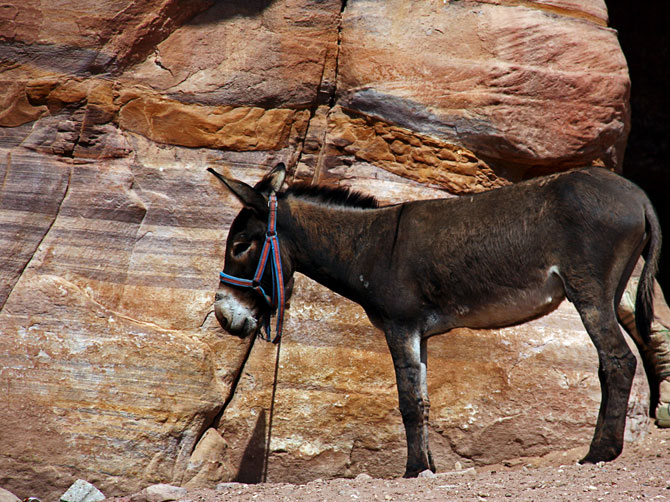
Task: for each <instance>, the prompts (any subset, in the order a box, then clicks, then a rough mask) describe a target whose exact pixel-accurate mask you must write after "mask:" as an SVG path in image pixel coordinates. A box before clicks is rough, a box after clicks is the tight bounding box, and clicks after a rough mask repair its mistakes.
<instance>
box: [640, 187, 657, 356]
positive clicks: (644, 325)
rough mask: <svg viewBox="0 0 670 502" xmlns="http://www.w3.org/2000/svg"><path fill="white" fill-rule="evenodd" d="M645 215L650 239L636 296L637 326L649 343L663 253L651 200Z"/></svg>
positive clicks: (645, 209) (646, 207)
mask: <svg viewBox="0 0 670 502" xmlns="http://www.w3.org/2000/svg"><path fill="white" fill-rule="evenodd" d="M644 215H645V220H646V232H647V234H648V235H649V240H648V241H647V245H646V246H645V248H644V250H643V251H642V256H643V257H644V267H643V269H642V275H640V282H639V284H638V286H637V296H636V298H635V327H636V328H637V332H638V333H639V334H640V336H641V337H642V339H643V340H644V341H645V343H649V341H650V339H651V323H652V321H653V320H654V277H655V276H656V271H657V270H658V260H659V258H660V255H661V225H660V224H659V222H658V217H657V216H656V212H655V211H654V208H653V207H652V206H651V203H650V202H649V200H647V201H646V202H645V206H644Z"/></svg>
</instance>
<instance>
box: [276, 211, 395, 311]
mask: <svg viewBox="0 0 670 502" xmlns="http://www.w3.org/2000/svg"><path fill="white" fill-rule="evenodd" d="M288 206H289V216H288V218H287V219H283V218H282V220H281V225H282V226H283V228H284V229H286V231H287V233H288V234H289V239H290V241H291V258H292V260H293V262H294V266H295V269H296V270H297V271H298V272H301V273H303V274H305V275H306V276H308V277H310V278H311V279H313V280H315V281H316V282H318V283H320V284H323V285H324V286H326V287H327V288H329V289H331V290H333V291H335V292H336V293H338V294H341V295H342V296H345V297H347V298H349V299H351V300H353V301H355V302H357V303H359V304H361V305H363V307H365V306H366V303H367V299H368V298H370V297H371V295H374V288H375V285H376V281H375V278H376V277H379V276H380V274H383V273H384V270H385V269H387V268H388V266H389V260H390V254H391V249H390V248H389V249H386V248H387V247H389V244H388V243H389V241H390V239H389V238H388V236H389V235H391V236H392V235H394V232H395V225H396V221H397V217H396V213H397V210H396V208H395V207H386V208H379V209H360V208H352V207H346V206H337V205H325V204H319V203H314V202H311V201H303V200H300V199H293V200H290V201H289V204H288Z"/></svg>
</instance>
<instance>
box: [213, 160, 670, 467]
mask: <svg viewBox="0 0 670 502" xmlns="http://www.w3.org/2000/svg"><path fill="white" fill-rule="evenodd" d="M209 170H210V171H211V172H212V173H213V174H215V175H216V176H217V178H219V180H220V181H222V182H223V184H224V185H225V186H226V187H227V188H228V189H229V190H230V191H231V192H232V193H233V195H234V196H235V197H237V198H238V199H239V201H240V202H241V203H242V205H243V206H244V207H243V209H242V210H241V211H240V213H239V214H238V215H237V217H236V218H235V220H234V221H233V223H232V226H231V228H230V232H229V235H228V240H227V244H226V252H225V265H224V272H222V274H221V278H222V279H221V282H220V285H219V288H218V291H217V293H216V298H215V304H214V311H215V315H216V318H217V320H218V321H219V323H220V324H221V326H222V327H223V328H224V329H225V330H227V331H228V332H229V333H231V334H233V335H237V336H239V337H247V336H250V335H254V334H257V333H258V332H259V330H260V327H261V326H262V325H263V324H264V323H269V319H270V316H271V314H272V313H273V310H276V309H278V308H281V309H282V310H283V301H284V300H283V299H282V298H280V299H279V301H277V299H276V298H273V299H270V298H269V295H266V294H264V292H265V291H267V290H269V288H270V284H271V282H272V281H273V280H274V281H275V282H277V281H282V280H283V283H284V284H288V286H287V288H286V295H287V296H290V294H291V288H290V285H291V279H292V277H293V274H294V273H295V272H296V271H298V272H301V273H303V274H305V275H307V276H308V277H310V278H312V279H313V280H315V281H317V282H319V283H321V284H323V285H324V286H326V287H328V288H329V289H331V290H333V291H334V292H336V293H338V294H340V295H342V296H345V297H346V298H349V299H351V300H353V301H354V302H356V303H358V304H360V305H361V306H362V307H363V309H365V312H366V313H367V315H368V317H369V318H370V321H371V322H372V324H373V325H374V326H376V327H377V328H378V329H381V330H382V331H383V332H384V334H385V337H386V342H387V344H388V347H389V349H390V352H391V356H392V359H393V364H394V369H395V375H396V384H397V389H398V397H399V405H400V411H401V414H402V419H403V423H404V426H405V433H406V439H407V466H406V470H405V474H404V476H405V477H413V476H416V475H418V474H419V473H421V472H422V471H424V470H427V469H430V470H432V471H435V465H434V463H433V459H432V456H431V453H430V448H429V446H428V410H429V406H430V405H429V400H428V391H427V385H426V361H427V354H426V346H427V344H426V341H427V339H428V338H429V337H431V336H433V335H437V334H440V333H445V332H447V331H449V330H451V329H454V328H463V327H467V328H473V329H485V328H502V327H506V326H512V325H516V324H521V323H524V322H526V321H529V320H532V319H536V318H538V317H540V316H543V315H545V314H547V313H549V312H551V311H552V310H554V309H555V308H556V307H557V306H558V305H559V304H560V303H561V302H562V301H563V299H565V298H567V299H568V300H569V301H570V302H572V303H573V304H574V305H575V307H576V308H577V310H578V312H579V315H580V317H581V320H582V322H583V323H584V327H585V328H586V331H587V332H588V334H589V336H590V338H591V340H592V341H593V344H594V345H595V347H596V349H597V351H598V359H599V371H598V376H599V380H600V385H601V392H602V400H601V404H600V411H599V414H598V420H597V423H596V428H595V434H594V436H593V440H592V442H591V445H590V448H589V451H588V454H587V455H586V456H585V457H584V458H583V459H582V460H581V462H582V463H597V462H600V461H609V460H613V459H615V458H616V457H617V456H618V455H619V454H620V453H621V451H622V449H623V435H624V426H625V420H626V409H627V404H628V398H629V394H630V389H631V385H632V381H633V375H634V373H635V368H636V364H637V362H636V358H635V356H634V355H633V354H632V352H631V351H630V349H629V347H628V345H627V343H626V340H625V339H624V337H623V334H622V332H621V330H620V329H619V324H618V322H617V316H616V313H615V312H616V307H617V305H618V304H619V301H620V299H621V295H622V293H623V291H624V288H625V286H626V283H627V281H628V278H629V277H630V275H631V272H632V270H633V267H634V266H635V264H636V262H637V260H638V258H639V257H640V256H641V255H642V256H643V257H644V259H645V265H644V269H643V272H642V275H641V278H640V283H639V287H638V290H637V297H636V309H635V312H636V323H637V326H638V329H639V331H640V333H641V334H642V336H643V339H644V340H649V333H650V329H651V319H652V318H653V302H652V291H653V279H654V276H655V273H656V269H657V264H658V260H659V254H660V246H661V233H660V227H659V223H658V219H657V217H656V214H655V212H654V210H653V208H652V206H651V203H650V202H649V199H648V198H647V196H646V195H645V194H644V193H643V192H642V190H640V189H639V188H638V187H637V186H635V185H634V184H632V183H630V182H628V181H626V180H625V179H623V178H621V177H619V176H618V175H616V174H613V173H611V172H609V171H607V170H604V169H600V168H587V169H580V170H573V171H569V172H567V173H561V174H554V175H551V176H547V177H542V178H536V179H532V180H529V181H524V182H521V183H518V184H515V185H511V186H508V187H504V188H499V189H495V190H491V191H488V192H483V193H480V194H477V195H469V196H463V197H459V198H451V199H436V200H421V201H412V202H405V203H402V204H394V205H387V206H380V205H379V204H378V203H377V201H376V199H374V198H372V197H368V196H364V195H361V194H359V193H357V192H353V191H350V190H347V189H343V188H332V187H331V188H329V187H324V186H313V185H306V184H302V183H295V184H293V185H292V186H290V187H288V188H286V189H285V190H282V185H283V184H284V180H285V176H286V169H285V167H284V165H283V164H279V165H278V166H276V167H275V168H274V169H273V170H272V171H271V172H269V173H268V174H266V175H265V177H264V178H263V179H262V180H261V181H260V182H259V183H258V184H257V185H256V186H255V187H251V186H249V185H247V184H245V183H243V182H241V181H237V180H233V179H229V178H227V177H224V176H222V175H220V174H218V173H216V171H214V170H213V169H211V168H210V169H209ZM269 201H270V202H271V204H270V205H271V206H272V208H271V209H269V208H268V203H269ZM269 217H270V219H273V218H274V223H272V222H271V223H270V225H271V226H272V227H273V231H272V232H269V233H272V234H274V235H273V238H276V241H275V242H276V243H278V245H277V247H278V251H277V253H273V254H274V255H276V256H275V259H276V260H278V263H275V264H274V265H273V270H274V272H273V271H271V270H270V268H266V267H265V266H264V265H263V267H260V266H258V267H257V263H259V260H261V261H262V260H263V259H264V258H262V256H261V255H263V256H266V255H267V254H268V252H267V251H266V250H265V248H266V247H267V246H264V245H263V242H264V241H265V240H266V225H267V224H266V222H267V221H268V218H269ZM269 238H270V237H267V239H269ZM273 249H274V248H273ZM254 270H256V276H254ZM273 276H274V277H273ZM231 277H232V278H235V277H237V278H240V277H241V278H246V279H244V280H246V282H247V283H248V284H240V283H233V282H231V281H230V280H229V278H231ZM252 277H255V279H254V280H251V278H252ZM252 283H253V284H252ZM245 285H246V286H248V287H244V286H245ZM273 296H274V295H273ZM278 303H281V305H278Z"/></svg>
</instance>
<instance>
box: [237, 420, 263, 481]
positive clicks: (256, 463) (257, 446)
mask: <svg viewBox="0 0 670 502" xmlns="http://www.w3.org/2000/svg"><path fill="white" fill-rule="evenodd" d="M266 448H267V426H266V423H265V410H261V412H260V413H259V415H258V420H256V425H255V426H254V431H253V432H252V434H251V438H250V439H249V442H248V443H247V447H246V448H245V449H244V454H243V455H242V460H241V461H240V467H239V470H238V471H237V475H236V476H235V479H234V481H236V482H238V483H260V482H262V481H263V472H264V467H265V450H266Z"/></svg>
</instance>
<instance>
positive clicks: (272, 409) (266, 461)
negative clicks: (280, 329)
mask: <svg viewBox="0 0 670 502" xmlns="http://www.w3.org/2000/svg"><path fill="white" fill-rule="evenodd" d="M280 350H281V337H279V339H278V340H277V358H276V359H275V375H274V382H273V384H272V399H271V401H270V417H269V419H268V438H267V441H266V443H265V459H264V460H263V483H267V481H268V464H269V463H270V444H271V442H272V419H273V417H274V413H275V397H276V395H277V375H278V374H279V351H280Z"/></svg>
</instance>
